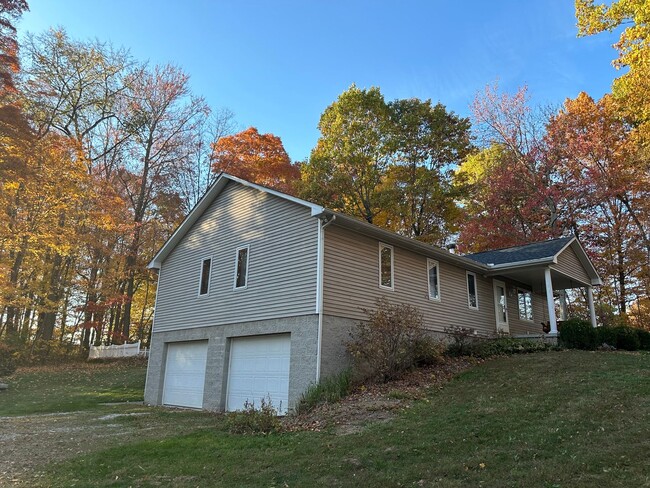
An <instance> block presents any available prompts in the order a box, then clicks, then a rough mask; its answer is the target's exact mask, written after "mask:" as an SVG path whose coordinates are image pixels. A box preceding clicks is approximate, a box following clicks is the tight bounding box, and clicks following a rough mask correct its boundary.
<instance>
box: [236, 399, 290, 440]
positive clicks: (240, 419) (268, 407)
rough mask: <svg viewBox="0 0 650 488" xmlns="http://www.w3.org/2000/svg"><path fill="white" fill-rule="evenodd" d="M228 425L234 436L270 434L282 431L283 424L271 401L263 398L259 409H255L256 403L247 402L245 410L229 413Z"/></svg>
mask: <svg viewBox="0 0 650 488" xmlns="http://www.w3.org/2000/svg"><path fill="white" fill-rule="evenodd" d="M226 425H227V426H228V430H229V431H230V432H231V433H233V434H270V433H271V432H277V431H278V430H280V427H281V425H282V424H281V423H280V419H278V411H277V409H276V408H275V407H274V406H273V404H272V402H271V399H270V398H268V399H264V398H262V399H261V400H260V406H259V408H255V402H249V401H248V400H247V401H246V402H245V403H244V409H243V410H237V411H236V412H228V413H227V414H226Z"/></svg>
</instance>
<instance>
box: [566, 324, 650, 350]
mask: <svg viewBox="0 0 650 488" xmlns="http://www.w3.org/2000/svg"><path fill="white" fill-rule="evenodd" d="M560 342H561V344H562V345H563V346H564V347H568V348H569V349H585V350H593V349H596V348H598V347H602V346H604V345H607V346H611V347H615V348H616V349H622V350H625V351H637V350H639V349H641V350H646V351H648V350H650V332H648V331H647V330H643V329H637V328H635V327H629V326H625V325H620V326H616V327H609V326H607V327H597V328H594V327H592V326H591V324H590V323H589V322H587V321H586V320H581V319H578V318H573V319H569V320H567V321H565V322H564V323H563V324H562V331H561V334H560Z"/></svg>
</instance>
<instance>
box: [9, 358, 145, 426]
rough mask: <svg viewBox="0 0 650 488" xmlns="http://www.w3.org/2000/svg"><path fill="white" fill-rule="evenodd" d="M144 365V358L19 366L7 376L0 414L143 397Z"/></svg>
mask: <svg viewBox="0 0 650 488" xmlns="http://www.w3.org/2000/svg"><path fill="white" fill-rule="evenodd" d="M146 369H147V366H146V363H145V362H144V361H143V360H129V361H116V362H97V363H77V364H75V363H72V364H67V365H65V366H63V367H62V366H58V367H49V368H48V367H47V366H39V367H33V368H26V369H22V370H20V369H19V370H18V372H16V373H15V374H14V375H13V376H12V377H10V378H9V379H8V383H9V389H8V390H7V391H4V392H2V393H0V417H1V416H10V415H27V414H33V413H54V412H73V411H76V410H89V409H94V408H98V407H100V404H101V403H111V402H127V401H129V402H134V401H142V398H143V393H144V392H143V389H144V378H145V373H146Z"/></svg>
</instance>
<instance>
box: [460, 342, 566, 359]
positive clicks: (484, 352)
mask: <svg viewBox="0 0 650 488" xmlns="http://www.w3.org/2000/svg"><path fill="white" fill-rule="evenodd" d="M554 348H555V346H553V345H551V344H547V343H546V342H543V341H531V340H527V339H514V338H512V337H501V338H498V339H488V340H484V341H477V342H474V343H473V344H471V345H470V347H469V349H468V355H469V356H472V357H476V358H483V359H485V358H489V357H494V356H509V355H512V354H527V353H532V352H542V351H549V350H551V349H554Z"/></svg>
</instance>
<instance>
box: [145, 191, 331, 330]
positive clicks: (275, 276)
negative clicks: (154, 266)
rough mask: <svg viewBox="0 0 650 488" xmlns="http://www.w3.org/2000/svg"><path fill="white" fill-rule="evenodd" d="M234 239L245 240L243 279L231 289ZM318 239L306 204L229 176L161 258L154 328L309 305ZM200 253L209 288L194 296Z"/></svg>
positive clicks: (301, 310)
mask: <svg viewBox="0 0 650 488" xmlns="http://www.w3.org/2000/svg"><path fill="white" fill-rule="evenodd" d="M241 246H250V247H249V256H248V279H247V286H246V288H245V289H234V279H235V276H234V275H235V257H236V249H237V248H239V247H241ZM317 247H318V220H317V219H315V218H313V217H311V214H310V210H309V209H308V208H306V207H303V206H301V205H299V204H296V203H293V202H289V201H287V200H284V199H281V198H279V197H276V196H273V195H270V194H268V193H264V192H261V191H258V190H255V189H253V188H249V187H245V186H242V185H239V184H237V183H232V182H231V183H228V185H227V186H226V187H225V188H224V190H223V191H222V192H221V193H220V194H219V196H218V197H217V198H216V199H215V201H214V202H213V203H212V205H211V206H210V207H209V208H208V209H207V210H206V211H205V213H204V214H203V215H202V216H201V217H200V218H199V219H198V220H197V222H196V223H195V224H194V225H193V226H192V228H191V229H190V230H189V232H188V233H187V234H186V235H185V236H184V238H183V239H182V240H181V242H180V243H179V244H178V245H177V246H176V247H175V248H174V250H173V251H172V252H171V253H170V254H169V256H168V257H167V259H165V261H164V262H163V263H162V266H161V270H160V280H159V287H158V299H157V308H156V314H155V323H154V331H157V332H160V331H167V330H176V329H184V328H192V327H205V326H211V325H222V324H228V323H233V322H238V323H241V322H246V321H253V320H266V319H273V318H280V317H289V316H296V315H305V314H313V313H315V310H316V274H317V271H316V270H317ZM205 258H212V269H211V276H210V289H209V292H208V294H207V295H203V296H199V295H198V291H199V290H198V287H199V276H200V272H201V262H202V260H203V259H205Z"/></svg>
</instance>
